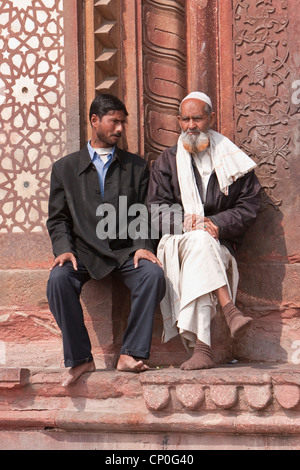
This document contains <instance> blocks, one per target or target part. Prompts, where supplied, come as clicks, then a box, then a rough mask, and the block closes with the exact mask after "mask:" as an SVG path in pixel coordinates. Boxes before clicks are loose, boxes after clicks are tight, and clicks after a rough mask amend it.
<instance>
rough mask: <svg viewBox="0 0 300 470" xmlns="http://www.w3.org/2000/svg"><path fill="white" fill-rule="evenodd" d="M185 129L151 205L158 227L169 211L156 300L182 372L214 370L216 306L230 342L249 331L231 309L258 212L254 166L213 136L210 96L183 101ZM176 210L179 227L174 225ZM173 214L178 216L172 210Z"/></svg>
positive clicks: (153, 187) (161, 168) (161, 166)
mask: <svg viewBox="0 0 300 470" xmlns="http://www.w3.org/2000/svg"><path fill="white" fill-rule="evenodd" d="M178 120H179V124H180V127H181V129H182V133H181V136H180V137H179V139H178V142H177V145H175V146H174V147H172V148H170V149H166V150H165V151H164V152H163V153H162V154H161V155H160V157H158V159H157V160H156V162H155V164H154V166H153V169H152V172H151V177H150V185H149V193H148V205H149V210H150V212H151V210H152V208H155V211H152V214H155V215H156V216H157V214H158V211H157V207H160V208H161V209H160V211H159V217H160V227H163V228H165V227H166V226H167V225H168V224H165V223H164V216H165V217H169V216H170V213H171V212H172V208H174V207H177V214H175V213H174V214H173V215H174V217H173V219H172V220H171V224H170V225H169V226H170V230H169V231H168V232H164V231H161V232H160V235H159V236H160V241H159V244H158V248H157V256H158V258H159V260H160V261H161V263H162V265H163V267H164V272H165V277H166V281H167V292H166V295H165V297H164V299H163V301H162V302H161V312H162V316H163V325H164V331H163V341H164V342H167V341H169V340H170V339H171V338H173V337H174V336H175V335H177V334H180V335H181V338H182V340H183V343H184V344H185V346H186V348H187V349H188V351H190V352H191V358H190V359H189V360H188V361H186V362H185V363H183V364H182V365H181V368H182V369H185V370H192V369H208V368H212V367H215V362H214V360H213V353H212V350H211V335H210V324H211V318H212V317H213V315H214V314H215V313H216V306H217V304H218V303H219V304H220V306H221V308H222V310H223V313H224V315H225V319H226V322H227V324H228V327H229V330H230V333H231V336H232V337H233V338H234V339H236V338H240V337H241V336H242V334H244V333H245V331H246V330H247V328H248V327H249V326H250V325H251V322H252V318H250V317H244V315H243V314H242V313H241V312H240V311H239V310H238V309H237V307H236V305H235V297H236V291H237V284H238V270H237V264H236V260H235V252H236V250H237V248H238V247H239V246H240V244H241V241H242V237H243V234H244V233H245V231H246V230H247V229H248V228H249V227H250V226H251V225H252V224H253V223H254V221H255V219H256V217H257V214H258V211H259V208H260V190H261V187H260V184H259V182H258V180H257V177H256V175H255V173H254V168H255V166H256V164H255V162H253V161H252V160H251V159H250V158H249V157H248V156H247V155H246V154H245V153H243V152H242V151H241V150H240V149H239V148H238V147H237V146H235V145H234V144H233V143H232V142H231V141H230V140H229V139H227V138H226V137H224V136H222V135H221V134H219V133H217V132H215V131H213V130H211V127H212V126H213V125H214V122H215V113H214V112H213V111H212V103H211V100H210V98H209V97H208V96H207V95H205V94H204V93H200V92H193V93H191V94H189V95H188V96H187V97H186V98H185V99H184V100H183V101H182V103H181V105H180V109H179V116H178ZM178 207H181V209H182V214H183V215H182V219H181V224H180V225H181V226H180V227H178V224H177V225H176V219H177V220H178ZM175 212H176V211H175Z"/></svg>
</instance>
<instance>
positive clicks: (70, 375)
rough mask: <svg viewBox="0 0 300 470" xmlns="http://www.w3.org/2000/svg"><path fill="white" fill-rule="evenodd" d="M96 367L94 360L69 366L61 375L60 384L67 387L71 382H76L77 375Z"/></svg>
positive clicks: (92, 370) (91, 370)
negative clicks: (61, 380)
mask: <svg viewBox="0 0 300 470" xmlns="http://www.w3.org/2000/svg"><path fill="white" fill-rule="evenodd" d="M95 369H96V366H95V363H94V361H92V362H85V363H84V364H80V365H79V366H76V367H71V369H69V370H68V372H67V373H66V374H65V375H64V377H63V382H62V386H63V387H68V386H69V385H71V384H72V383H74V382H76V380H77V379H79V377H80V376H81V375H82V374H84V373H85V372H94V370H95Z"/></svg>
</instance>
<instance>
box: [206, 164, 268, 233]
mask: <svg viewBox="0 0 300 470" xmlns="http://www.w3.org/2000/svg"><path fill="white" fill-rule="evenodd" d="M233 184H235V183H233ZM229 191H230V188H229ZM260 192H261V186H260V184H259V181H258V179H257V177H256V175H255V173H254V171H252V172H250V173H248V174H247V175H245V176H244V177H242V178H241V180H240V191H239V194H238V196H237V198H236V199H235V201H234V202H233V204H232V207H230V208H228V209H226V210H224V211H220V212H218V214H216V215H212V216H208V218H209V219H211V220H212V222H213V223H214V224H215V225H217V227H218V228H219V238H220V240H222V239H228V240H231V239H235V238H236V237H240V236H241V235H243V234H244V233H245V231H246V230H247V229H248V228H249V227H250V226H251V225H253V224H254V222H255V220H256V218H257V215H258V212H259V210H260V204H261V196H260ZM224 197H227V196H224Z"/></svg>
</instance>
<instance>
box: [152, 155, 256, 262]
mask: <svg viewBox="0 0 300 470" xmlns="http://www.w3.org/2000/svg"><path fill="white" fill-rule="evenodd" d="M176 151H177V146H174V147H171V148H169V149H166V150H164V151H163V153H162V154H161V155H160V156H159V157H158V159H157V160H156V162H155V163H154V165H153V167H152V170H151V175H150V182H149V192H148V208H149V209H150V206H151V204H158V205H160V204H167V205H169V206H171V205H173V204H180V205H182V201H181V195H180V189H179V183H178V178H177V165H176ZM194 172H195V177H196V182H197V186H198V190H199V192H200V195H201V199H202V200H203V196H202V194H201V193H202V189H201V188H202V185H201V177H200V174H199V172H198V170H197V168H196V167H195V166H194ZM260 191H261V186H260V184H259V182H258V179H257V177H256V175H255V173H254V171H251V172H250V173H248V174H246V175H245V176H244V177H242V178H239V179H238V180H237V181H235V182H234V183H233V184H232V185H231V186H230V187H229V195H228V196H225V195H224V194H223V193H222V192H221V191H220V188H219V184H218V180H217V176H216V174H215V172H213V174H212V175H211V177H210V180H209V183H208V187H207V195H206V200H205V203H204V213H205V216H206V217H209V218H210V219H211V220H212V222H213V223H214V224H215V225H217V226H218V228H219V240H220V243H222V244H223V245H225V246H227V248H228V249H229V250H230V252H231V253H232V254H234V253H235V251H236V250H237V248H238V247H239V246H240V244H241V241H242V237H243V234H244V233H245V231H246V230H247V229H248V228H249V227H250V226H251V225H252V224H253V223H254V221H255V219H256V217H257V215H258V212H259V209H260Z"/></svg>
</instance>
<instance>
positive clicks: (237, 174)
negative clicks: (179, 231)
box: [176, 130, 256, 214]
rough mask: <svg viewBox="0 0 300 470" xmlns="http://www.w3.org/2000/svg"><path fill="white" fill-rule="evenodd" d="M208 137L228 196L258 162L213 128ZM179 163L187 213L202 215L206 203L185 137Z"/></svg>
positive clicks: (221, 182)
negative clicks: (197, 180) (203, 202)
mask: <svg viewBox="0 0 300 470" xmlns="http://www.w3.org/2000/svg"><path fill="white" fill-rule="evenodd" d="M208 137H209V139H210V153H211V158H212V163H213V167H214V169H215V172H216V175H217V179H218V182H219V187H220V190H221V191H222V193H224V194H225V195H228V192H229V187H230V185H231V184H232V183H233V182H234V181H236V180H237V179H238V178H241V177H242V176H244V175H245V174H246V173H248V172H249V171H251V170H253V169H254V168H255V167H256V163H255V162H254V161H253V160H252V159H251V158H250V157H248V155H246V154H245V153H244V152H243V151H242V150H241V149H239V148H238V147H237V146H236V145H235V144H234V143H233V142H231V141H230V140H229V139H228V138H227V137H225V136H223V135H222V134H219V133H218V132H215V131H212V130H209V131H208ZM176 163H177V175H178V181H179V187H180V192H181V198H182V204H183V207H184V212H185V213H186V214H198V213H199V212H198V211H199V206H200V205H201V206H202V202H201V204H200V196H199V191H198V189H197V186H196V183H195V178H194V175H193V170H192V161H191V157H190V154H189V152H188V151H187V150H185V148H184V146H183V143H182V137H181V136H180V137H179V139H178V144H177V155H176ZM191 204H192V206H191Z"/></svg>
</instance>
